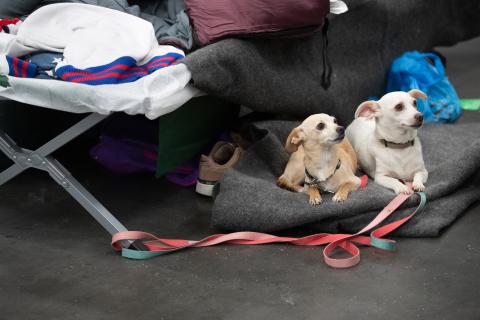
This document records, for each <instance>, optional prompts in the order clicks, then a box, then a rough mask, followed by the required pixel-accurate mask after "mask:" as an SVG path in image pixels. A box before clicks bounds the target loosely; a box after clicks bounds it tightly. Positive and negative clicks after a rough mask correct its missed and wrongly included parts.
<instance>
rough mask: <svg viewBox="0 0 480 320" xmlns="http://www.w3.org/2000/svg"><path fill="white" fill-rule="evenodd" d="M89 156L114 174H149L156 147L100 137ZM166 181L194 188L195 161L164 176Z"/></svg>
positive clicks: (143, 143) (152, 167) (132, 141)
mask: <svg viewBox="0 0 480 320" xmlns="http://www.w3.org/2000/svg"><path fill="white" fill-rule="evenodd" d="M90 156H91V157H92V158H93V159H94V160H95V161H97V162H98V163H99V164H101V165H102V166H104V167H105V168H107V169H109V170H110V171H112V172H115V173H118V174H132V173H141V172H148V173H153V172H155V170H156V168H157V156H158V152H157V146H156V145H154V144H151V143H147V142H143V141H138V140H134V139H125V138H112V137H109V136H107V135H102V136H100V142H99V143H98V144H97V145H96V146H95V147H93V148H92V149H91V150H90ZM165 177H166V178H167V180H168V181H170V182H172V183H174V184H176V185H179V186H182V187H191V186H193V185H195V183H196V182H197V178H198V161H193V160H192V161H189V162H187V163H185V164H183V165H181V166H179V167H178V168H176V169H175V171H174V172H171V173H169V174H167V175H166V176H165Z"/></svg>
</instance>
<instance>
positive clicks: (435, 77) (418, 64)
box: [387, 51, 461, 123]
mask: <svg viewBox="0 0 480 320" xmlns="http://www.w3.org/2000/svg"><path fill="white" fill-rule="evenodd" d="M411 89H420V90H422V91H423V92H425V93H426V94H427V95H428V99H427V100H426V101H423V100H420V99H419V100H418V101H417V104H418V109H419V111H420V112H422V113H423V115H424V119H425V122H429V123H445V122H454V121H455V120H457V118H458V117H459V116H460V114H461V107H460V100H459V98H458V96H457V93H456V91H455V89H454V88H453V86H452V84H451V83H450V81H449V80H448V78H447V77H446V75H445V68H444V67H443V64H442V61H441V60H440V57H439V56H438V55H436V54H434V53H420V52H417V51H411V52H406V53H404V54H403V55H402V56H400V57H399V58H397V59H395V60H394V61H393V64H392V66H391V69H390V72H389V74H388V83H387V92H392V91H409V90H411Z"/></svg>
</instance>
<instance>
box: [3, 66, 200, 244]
mask: <svg viewBox="0 0 480 320" xmlns="http://www.w3.org/2000/svg"><path fill="white" fill-rule="evenodd" d="M154 77H155V81H151V80H148V79H146V78H144V79H141V80H138V81H136V82H134V83H128V84H122V85H118V87H117V89H114V90H112V88H111V87H110V88H105V87H104V86H85V85H79V84H73V83H67V82H62V81H57V80H41V79H24V78H15V77H5V76H2V79H1V80H2V81H3V83H4V84H3V85H1V86H0V100H4V101H5V100H15V101H19V102H24V103H28V104H30V105H35V106H39V107H46V108H49V109H56V110H61V111H66V112H73V113H89V115H87V116H86V117H85V118H83V119H82V120H81V121H79V122H78V123H76V124H74V125H73V126H71V127H70V128H68V129H67V130H65V131H64V132H63V133H61V134H59V135H58V136H56V137H54V138H53V139H51V140H50V141H49V142H47V143H45V144H44V145H43V146H41V147H40V148H38V149H37V150H28V149H25V148H22V147H20V146H18V145H17V144H16V143H15V141H14V140H13V139H12V138H10V137H9V136H8V134H7V133H5V132H4V131H3V130H2V128H0V150H1V151H2V152H3V153H4V154H5V155H6V156H7V157H8V158H9V159H10V160H12V161H13V162H14V164H13V165H12V166H11V167H9V168H8V169H6V170H4V171H3V172H1V173H0V186H2V185H3V184H5V183H7V182H8V181H10V180H11V179H12V178H14V177H15V176H17V175H18V174H20V173H22V172H23V171H25V170H26V169H29V168H33V169H37V170H42V171H45V172H47V173H48V174H49V175H50V176H51V177H52V179H53V180H54V181H56V182H57V183H58V184H59V185H60V186H62V188H64V189H65V191H67V192H68V193H69V194H70V195H71V196H72V197H73V198H74V199H75V200H77V202H78V203H79V204H80V205H82V206H83V207H84V208H85V209H86V210H87V211H88V212H89V213H90V215H91V216H92V217H93V218H95V220H97V221H98V223H100V224H101V225H102V227H104V228H105V229H106V230H107V231H108V232H109V233H110V234H115V233H118V232H121V231H127V228H126V227H125V226H124V225H123V224H122V223H121V222H120V221H118V219H117V218H115V216H114V215H113V214H112V213H111V212H110V211H108V209H107V208H105V207H104V206H103V205H102V204H101V203H100V201H98V200H97V199H96V198H95V197H94V196H93V195H92V194H91V193H90V192H88V190H87V189H86V188H85V187H84V186H82V184H81V183H80V182H79V181H78V180H77V179H75V178H74V177H73V176H72V175H71V174H70V172H69V171H68V170H67V169H66V168H65V167H64V166H63V165H62V164H61V163H60V162H59V161H57V160H56V159H54V158H53V156H52V153H53V152H54V151H56V150H57V149H59V148H61V147H62V146H64V145H65V144H67V143H68V142H70V141H72V140H73V139H75V138H76V137H78V136H80V135H81V134H83V133H84V132H86V131H87V130H89V129H90V128H92V127H94V126H95V125H96V124H98V123H100V122H101V121H102V120H104V119H105V118H107V117H108V116H109V115H110V114H111V112H115V111H125V112H127V113H129V114H142V113H143V114H145V115H146V116H147V117H148V118H150V119H154V118H157V117H159V116H161V115H163V114H165V113H168V112H171V111H173V110H175V109H177V108H178V107H180V106H181V105H183V104H184V103H185V102H187V101H188V100H190V99H191V98H192V97H194V96H199V95H201V93H200V92H199V91H198V90H197V89H194V88H193V87H192V86H190V85H189V80H190V78H191V76H190V72H189V71H188V69H187V68H186V66H185V65H183V64H179V65H176V66H172V67H169V68H164V69H162V70H159V71H157V72H156V73H155V74H154ZM172 79H174V80H172ZM144 81H145V82H144ZM147 81H148V82H147ZM5 83H6V84H5ZM139 88H140V89H139ZM112 91H113V92H112ZM115 91H116V92H117V93H116V95H115ZM92 97H95V98H96V99H95V98H92ZM106 97H107V98H108V99H107V98H106ZM102 103H103V105H102ZM105 105H107V106H106V107H105ZM122 245H124V246H125V247H128V246H130V245H132V243H130V242H129V243H122ZM133 246H135V247H137V248H138V247H139V246H141V244H139V243H133Z"/></svg>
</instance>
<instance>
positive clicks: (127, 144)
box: [90, 135, 157, 174]
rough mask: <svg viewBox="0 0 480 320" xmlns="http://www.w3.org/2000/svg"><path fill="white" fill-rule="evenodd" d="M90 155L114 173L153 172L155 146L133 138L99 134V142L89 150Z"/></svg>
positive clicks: (155, 160) (155, 165)
mask: <svg viewBox="0 0 480 320" xmlns="http://www.w3.org/2000/svg"><path fill="white" fill-rule="evenodd" d="M90 156H91V157H92V158H93V159H94V160H95V161H97V162H98V163H100V164H101V165H102V166H104V167H105V168H107V169H109V170H111V171H113V172H115V173H123V174H129V173H137V172H155V170H156V168H157V147H156V145H153V144H149V143H146V142H140V141H137V140H133V139H115V138H111V137H109V136H106V135H102V136H100V143H99V144H98V145H96V146H95V147H93V148H92V149H91V150H90Z"/></svg>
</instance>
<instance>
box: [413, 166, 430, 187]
mask: <svg viewBox="0 0 480 320" xmlns="http://www.w3.org/2000/svg"><path fill="white" fill-rule="evenodd" d="M427 179H428V172H427V170H425V169H423V171H420V172H417V173H415V175H414V176H413V183H412V187H413V190H415V191H417V192H421V191H425V185H424V183H427Z"/></svg>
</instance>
